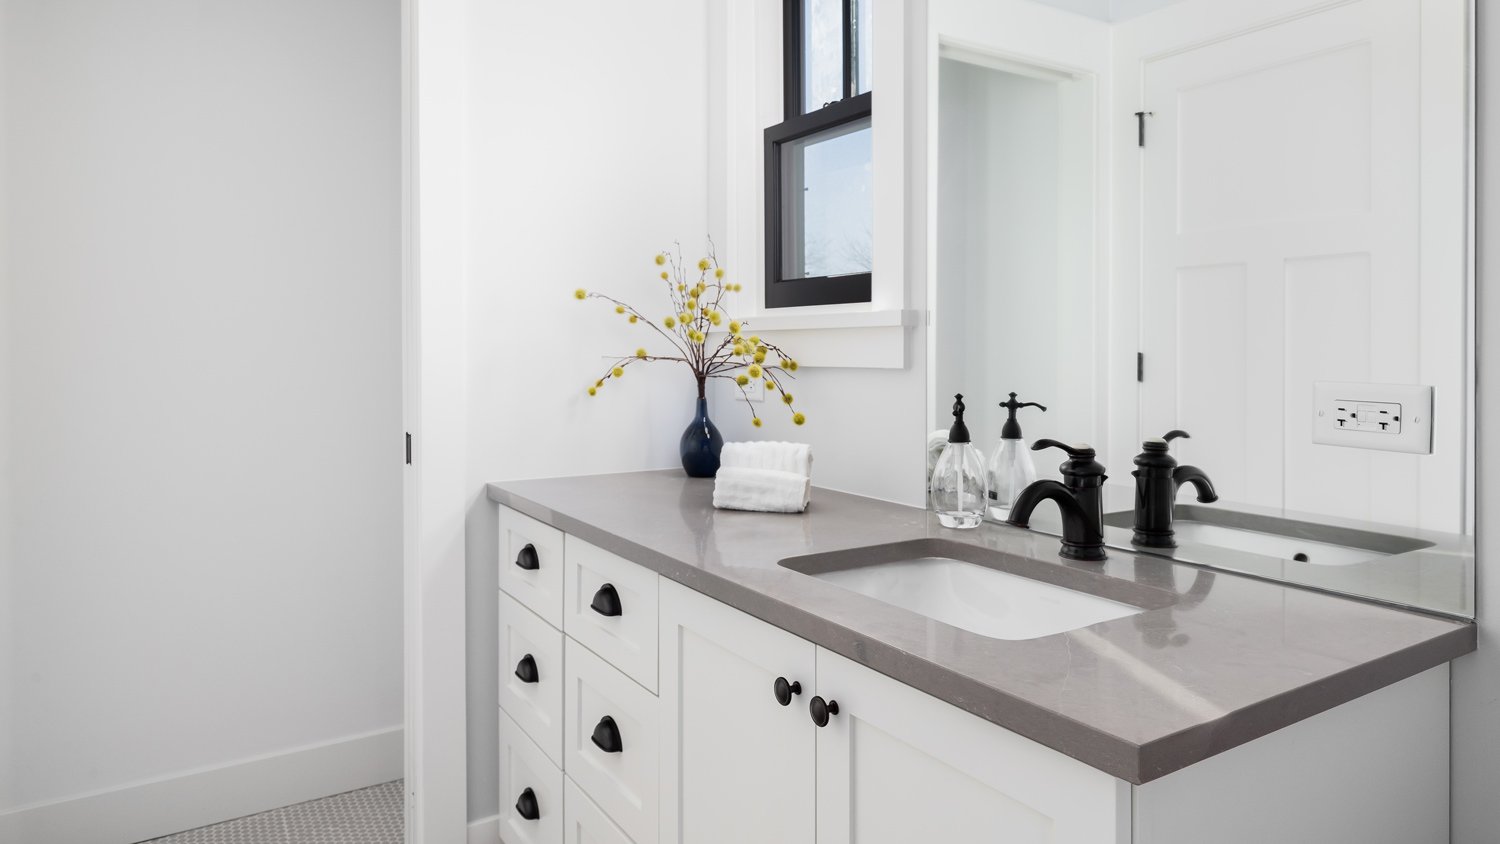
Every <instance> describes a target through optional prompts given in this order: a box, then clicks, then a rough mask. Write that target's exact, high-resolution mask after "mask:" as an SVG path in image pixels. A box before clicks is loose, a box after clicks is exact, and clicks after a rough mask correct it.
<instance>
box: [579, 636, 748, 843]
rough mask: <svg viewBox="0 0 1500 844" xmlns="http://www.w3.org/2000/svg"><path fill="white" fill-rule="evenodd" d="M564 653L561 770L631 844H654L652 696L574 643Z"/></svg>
mask: <svg viewBox="0 0 1500 844" xmlns="http://www.w3.org/2000/svg"><path fill="white" fill-rule="evenodd" d="M652 639H653V640H654V639H655V637H654V636H653V637H652ZM566 648H567V650H566V654H565V656H564V657H563V661H564V663H565V665H564V670H565V672H566V675H567V678H568V682H567V686H566V688H564V690H563V710H564V712H565V713H566V714H565V715H564V722H563V724H564V727H563V734H564V737H565V738H564V751H563V757H564V759H563V767H564V769H565V770H566V771H567V773H568V776H569V777H571V778H572V780H573V781H574V782H575V783H577V784H578V786H579V787H580V788H582V789H583V790H584V792H586V793H587V794H588V795H589V796H590V797H592V798H593V799H594V802H595V803H598V804H599V806H600V808H602V809H604V811H606V812H608V813H609V816H610V817H611V818H613V819H614V821H615V822H616V823H618V824H619V825H620V827H621V828H622V829H624V830H625V832H626V833H627V834H629V835H630V838H631V840H632V841H634V842H635V844H656V830H657V805H658V800H657V794H658V790H659V788H660V771H659V770H658V768H659V760H660V758H661V756H660V752H661V736H660V729H659V727H658V722H657V700H656V696H655V695H653V694H651V693H650V692H648V691H646V690H645V689H644V688H642V687H641V686H640V684H638V683H636V682H635V681H634V680H632V679H630V678H629V677H627V676H625V675H624V674H622V673H620V671H619V670H617V669H616V668H614V667H613V666H611V665H610V664H609V663H607V662H605V661H604V660H602V659H600V658H599V657H598V656H595V655H594V654H593V653H591V652H589V650H588V649H587V648H585V647H583V646H582V645H579V644H578V643H577V642H575V641H573V640H572V639H571V638H570V639H568V641H567V645H566ZM726 764H732V763H731V762H729V760H726Z"/></svg>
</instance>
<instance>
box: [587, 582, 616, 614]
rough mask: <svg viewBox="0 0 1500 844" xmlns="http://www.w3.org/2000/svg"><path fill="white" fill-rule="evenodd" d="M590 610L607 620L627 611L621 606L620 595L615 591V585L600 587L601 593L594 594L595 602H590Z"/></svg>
mask: <svg viewBox="0 0 1500 844" xmlns="http://www.w3.org/2000/svg"><path fill="white" fill-rule="evenodd" d="M589 608H590V609H592V610H593V611H594V612H596V613H598V614H600V615H602V616H604V617H606V618H613V617H614V616H617V615H619V614H621V613H623V612H624V611H625V608H624V607H622V606H621V605H620V593H619V592H616V591H615V586H614V584H613V583H606V584H604V585H603V586H600V587H599V591H598V592H595V593H594V600H592V601H590V602H589Z"/></svg>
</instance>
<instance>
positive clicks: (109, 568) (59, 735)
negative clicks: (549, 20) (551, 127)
mask: <svg viewBox="0 0 1500 844" xmlns="http://www.w3.org/2000/svg"><path fill="white" fill-rule="evenodd" d="M399 13H400V7H399V4H398V3H397V2H396V1H395V0H384V2H375V3H372V2H367V0H317V2H307V0H261V2H256V3H240V2H232V0H140V2H134V3H97V2H80V0H67V2H60V0H4V2H3V3H0V15H3V20H4V27H3V32H0V37H3V41H0V58H3V75H4V77H5V87H4V91H3V97H4V99H3V102H4V109H5V111H4V114H3V127H4V133H3V138H0V140H3V143H4V145H5V158H4V165H5V166H4V168H3V174H4V175H3V178H4V182H3V188H4V192H3V197H4V200H5V205H6V206H7V207H8V209H9V212H10V213H9V216H8V218H7V226H6V238H7V240H8V242H9V248H8V249H6V250H4V252H3V254H4V255H5V259H6V265H5V275H6V281H7V284H8V287H9V297H10V304H9V307H8V309H7V310H8V311H9V314H8V316H9V325H8V326H7V327H6V329H5V331H4V335H3V337H4V349H5V354H7V355H8V356H9V363H10V366H9V367H8V372H7V374H8V376H9V381H10V383H9V386H8V389H7V391H6V393H5V396H6V399H7V405H8V407H7V411H8V412H7V421H8V424H9V437H8V438H7V442H8V444H9V445H10V446H11V448H12V450H13V454H14V459H13V462H12V463H11V465H10V471H9V472H7V477H8V479H9V481H10V482H11V483H12V484H13V489H14V490H15V491H16V493H17V495H16V496H15V499H14V501H13V502H11V504H10V506H8V507H0V511H4V512H7V513H9V514H10V515H12V516H13V519H14V521H13V527H14V530H13V535H12V537H11V541H10V543H9V544H8V546H7V550H8V552H9V554H10V555H11V556H10V558H9V559H8V560H7V561H6V566H5V567H4V575H3V576H5V577H8V578H9V581H10V582H9V584H8V587H9V588H7V589H3V590H0V591H3V593H4V594H5V595H6V596H7V598H8V604H9V605H8V608H7V610H6V615H7V618H6V622H7V628H6V632H5V633H4V634H3V636H0V638H3V639H4V640H5V642H6V643H7V644H8V646H9V647H11V648H13V649H14V654H13V657H12V658H13V660H14V662H13V664H12V665H11V666H9V667H8V668H6V669H5V670H3V671H0V674H3V675H4V676H5V677H6V678H10V679H13V680H14V681H15V683H16V686H15V688H14V689H13V690H12V691H11V700H10V701H9V702H8V703H7V705H4V709H3V717H4V719H5V720H6V724H4V725H3V726H4V729H3V731H0V734H5V733H9V734H10V738H11V742H12V746H11V747H10V749H9V751H8V752H5V751H3V750H0V759H3V761H0V771H3V772H4V776H0V812H3V811H4V810H7V809H13V808H15V807H18V806H25V805H30V804H37V803H45V802H47V801H59V800H68V799H70V798H73V797H76V796H78V795H82V794H84V793H87V792H95V791H99V790H106V791H107V790H112V789H119V788H122V787H125V786H128V785H135V784H138V783H140V782H142V781H146V780H154V779H158V778H171V777H175V776H179V775H182V774H185V773H188V772H195V771H199V770H200V769H207V768H214V767H216V766H225V765H232V764H235V763H237V762H240V761H242V760H247V759H249V758H250V757H258V756H264V755H273V756H274V755H276V754H281V753H283V752H286V751H290V750H293V749H296V748H299V747H303V746H307V745H317V744H322V743H328V742H340V741H343V740H345V739H349V738H351V737H356V736H360V735H362V734H369V733H373V732H378V731H393V733H392V735H393V736H394V738H395V741H394V743H393V744H391V743H387V744H388V745H389V746H390V747H392V748H394V754H393V756H392V755H391V754H387V755H386V756H385V757H382V758H381V764H379V765H376V766H373V767H370V768H369V769H368V770H367V771H365V772H364V775H365V776H368V777H386V778H389V776H388V775H389V774H391V773H392V771H393V770H394V772H395V773H397V774H399V770H400V768H399V765H400V750H399V748H400V740H399V728H400V724H401V720H402V713H401V700H402V698H401V684H402V670H401V648H402V643H401V567H400V559H401V557H400V542H401V527H400V525H401V497H400V496H401V487H400V484H401V474H400V471H401V470H400V466H401V463H400V456H401V428H400V345H399V338H400V334H399V327H400V322H399V319H400V286H399V284H400V281H399V261H400V181H399V178H398V174H399V167H400V158H399V142H400V135H399V121H400V99H399V92H400V88H399V81H400V76H399V74H400V42H399V32H400V30H399V26H400V14H399ZM0 383H3V382H0ZM383 746H385V745H383ZM392 762H394V766H393V765H392V764H391V763H392ZM293 779H295V778H293ZM267 785H268V787H269V786H272V785H275V786H277V787H280V786H281V785H284V783H268V784H267ZM351 787H352V786H351ZM251 790H252V791H253V789H251ZM279 796H280V797H281V798H285V797H286V796H288V794H287V793H286V792H285V791H283V792H281V793H280V795H279ZM290 796H294V797H296V796H297V795H295V794H293V795H290ZM305 796H306V797H311V796H314V795H312V794H307V795H305ZM299 799H300V797H299ZM166 802H167V803H174V804H175V803H181V802H184V801H166ZM283 802H286V801H284V800H283ZM155 808H160V809H161V810H162V811H163V812H166V813H168V814H170V812H172V811H182V810H189V811H190V810H191V809H192V807H190V806H188V807H184V806H180V805H162V806H160V807H154V806H152V807H147V808H144V809H143V807H141V806H139V805H138V806H135V807H134V811H136V813H137V814H140V813H142V812H143V811H150V810H154V809H155ZM81 811H82V810H78V811H75V812H73V814H75V815H76V814H79V813H80V812H81ZM9 820H10V821H15V820H16V817H15V816H11V817H10V818H9ZM104 820H107V818H106V819H104ZM6 821H7V818H6V816H4V815H0V838H4V837H5V832H4V829H5V828H6V827H5V826H4V824H5V823H6ZM101 822H102V821H101ZM158 831H169V830H158ZM111 834H112V835H114V836H124V835H127V834H131V832H130V830H129V829H116V830H115V831H113V832H112V833H111ZM26 840H31V841H37V840H44V839H38V838H34V837H32V838H27V839H26ZM71 840H75V841H76V840H81V839H79V838H73V839H71ZM131 840H133V839H131Z"/></svg>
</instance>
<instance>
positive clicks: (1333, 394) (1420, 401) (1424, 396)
mask: <svg viewBox="0 0 1500 844" xmlns="http://www.w3.org/2000/svg"><path fill="white" fill-rule="evenodd" d="M1313 442H1315V443H1322V444H1324V445H1340V446H1346V447H1348V448H1368V449H1374V450H1376V451H1399V452H1404V453H1406V454H1431V453H1432V388H1431V387H1426V386H1421V385H1415V384H1357V383H1350V382H1345V381H1318V382H1315V383H1314V384H1313Z"/></svg>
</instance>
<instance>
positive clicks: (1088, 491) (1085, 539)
mask: <svg viewBox="0 0 1500 844" xmlns="http://www.w3.org/2000/svg"><path fill="white" fill-rule="evenodd" d="M1054 447H1055V448H1060V449H1062V450H1063V451H1066V452H1067V453H1068V459H1067V460H1066V461H1064V462H1063V464H1062V466H1061V467H1059V471H1061V472H1062V476H1063V479H1062V482H1061V483H1058V482H1057V481H1035V482H1033V483H1032V484H1031V485H1029V486H1027V487H1026V488H1025V489H1023V490H1021V494H1020V495H1018V496H1016V503H1015V504H1012V505H1011V508H1010V517H1009V518H1008V519H1006V521H1007V522H1009V523H1011V524H1013V525H1015V526H1016V527H1029V526H1030V524H1031V511H1033V510H1035V509H1036V505H1038V504H1040V503H1042V502H1043V501H1046V500H1052V501H1056V502H1057V509H1058V511H1059V512H1060V513H1062V526H1063V531H1062V533H1063V536H1062V540H1063V541H1062V551H1061V552H1060V553H1061V555H1062V556H1063V557H1064V558H1066V559H1069V560H1089V561H1098V560H1103V559H1105V554H1104V501H1103V498H1102V495H1101V493H1100V489H1099V488H1100V487H1102V486H1104V481H1105V479H1106V478H1107V477H1108V476H1107V475H1105V474H1104V466H1103V465H1101V464H1100V463H1099V461H1097V460H1095V459H1094V456H1095V454H1094V449H1093V448H1091V447H1089V446H1086V445H1063V444H1062V443H1060V442H1058V441H1057V440H1037V441H1036V445H1034V446H1032V447H1031V450H1032V451H1041V450H1042V449H1044V448H1054Z"/></svg>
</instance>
